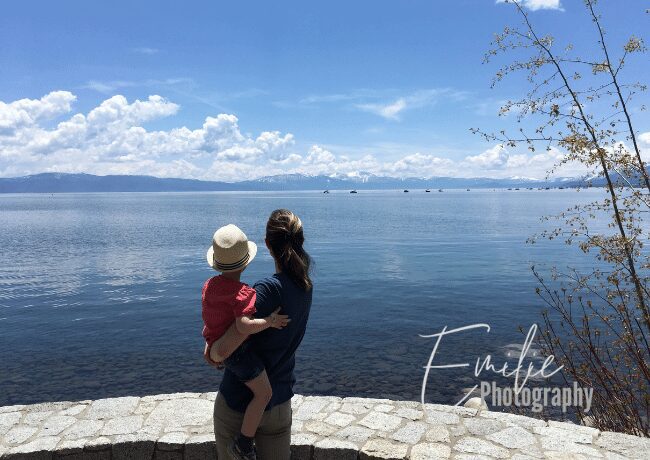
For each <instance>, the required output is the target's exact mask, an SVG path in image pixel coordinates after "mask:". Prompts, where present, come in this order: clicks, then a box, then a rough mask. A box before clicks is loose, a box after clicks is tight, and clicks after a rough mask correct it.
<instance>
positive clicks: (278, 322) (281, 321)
mask: <svg viewBox="0 0 650 460" xmlns="http://www.w3.org/2000/svg"><path fill="white" fill-rule="evenodd" d="M281 308H282V307H278V308H276V309H275V311H274V312H273V313H271V314H270V315H269V316H267V317H266V318H265V319H266V321H268V323H269V327H273V328H275V329H282V328H283V327H285V326H286V325H287V324H289V321H291V320H290V319H289V316H287V315H281V314H280V313H278V312H279V311H280V309H281Z"/></svg>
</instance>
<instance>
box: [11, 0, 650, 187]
mask: <svg viewBox="0 0 650 460" xmlns="http://www.w3.org/2000/svg"><path fill="white" fill-rule="evenodd" d="M641 3H643V2H635V1H625V2H615V1H612V0H609V1H606V0H603V1H601V2H600V4H599V9H600V11H601V12H602V13H603V16H604V19H605V25H606V27H607V31H608V36H607V38H608V40H609V41H610V44H611V45H612V48H613V49H615V50H616V51H617V52H618V50H619V49H620V48H621V46H622V44H623V43H624V42H625V41H626V40H627V38H628V37H629V35H636V36H639V37H644V32H645V30H650V27H649V25H650V14H647V13H646V12H645V9H646V7H644V6H643V5H641ZM526 4H527V6H528V11H529V13H530V16H531V19H532V20H533V21H534V23H535V24H536V26H537V27H538V29H539V30H540V31H543V32H544V33H546V32H548V33H552V34H554V35H555V36H556V37H557V41H558V43H559V44H564V43H567V42H568V41H571V42H572V43H574V44H575V45H576V48H577V49H581V48H583V49H588V48H587V47H588V46H589V44H591V43H593V42H594V39H595V36H594V33H593V30H592V29H590V27H589V26H590V23H589V20H588V18H587V16H586V15H585V10H584V7H583V2H582V0H561V1H558V0H527V2H526ZM622 5H623V6H622ZM517 23H518V19H517V17H516V15H515V14H514V11H513V8H512V7H511V6H509V5H504V4H499V3H497V2H495V1H494V0H454V1H451V2H450V1H447V2H442V1H433V0H429V1H419V0H409V1H397V0H395V1H360V2H350V1H346V2H343V1H338V0H330V1H328V2H305V1H302V2H301V1H274V2H268V1H263V2H262V1H238V2H209V1H202V2H198V1H184V2H177V1H176V2H171V1H156V2H151V1H141V2H125V1H112V2H89V1H83V2H82V1H64V2H51V1H41V2H35V1H30V0H24V1H21V2H6V3H5V4H3V7H2V14H1V15H0V81H2V84H1V85H0V101H2V103H0V176H16V175H24V174H30V173H37V172H43V171H65V172H90V173H96V174H107V173H126V174H130V173H137V174H151V175H157V176H173V177H196V178H201V179H213V180H239V179H248V178H252V177H259V176H262V175H266V174H276V173H281V172H304V173H311V174H347V175H349V174H356V173H358V172H359V171H369V172H373V173H376V174H383V175H392V176H402V177H403V176H421V177H425V176H433V175H450V176H465V177H469V176H490V177H509V176H525V177H543V175H544V172H545V170H546V169H547V168H548V167H550V166H551V165H552V164H553V162H555V161H557V160H558V158H560V157H561V154H562V152H561V151H553V152H551V153H549V154H547V155H546V156H545V157H542V156H540V155H541V154H538V155H537V156H535V155H533V154H530V153H527V152H526V150H525V149H523V148H521V149H504V148H502V147H500V146H498V145H496V144H495V143H488V142H486V141H484V140H482V139H481V138H480V137H478V136H475V135H472V134H471V133H470V132H469V128H473V127H474V128H482V129H484V130H487V131H499V130H501V129H513V128H514V130H516V129H517V124H516V121H515V119H514V117H512V116H510V117H505V118H504V117H501V118H500V117H498V116H497V112H498V109H499V106H500V104H501V103H502V102H503V101H505V100H507V99H508V98H516V97H519V96H521V95H522V94H523V93H524V92H525V90H526V89H527V86H526V83H525V81H523V79H522V78H521V77H517V78H512V79H508V80H506V81H504V82H503V83H501V84H500V85H498V86H497V87H496V88H495V89H490V83H491V79H492V76H493V74H494V72H496V70H497V68H498V66H497V65H496V64H488V65H485V64H482V60H483V55H484V53H485V51H486V50H487V49H488V48H489V43H490V41H491V39H492V37H493V34H494V33H495V32H498V31H500V30H502V29H503V27H504V26H505V25H516V24H517ZM623 25H624V26H623ZM646 38H647V37H646ZM501 62H504V61H501ZM625 72H626V76H630V75H631V76H633V78H634V76H635V75H636V76H637V77H638V76H644V75H648V74H650V65H649V61H648V55H647V54H646V55H640V56H637V57H636V59H635V60H634V61H629V63H628V66H627V67H626V69H625ZM646 83H647V81H646ZM48 95H49V96H48ZM647 100H648V95H647V93H646V94H642V95H641V96H639V97H638V98H637V100H636V102H635V103H634V107H633V109H634V110H636V111H637V112H638V110H639V107H640V105H641V104H643V103H646V104H647ZM647 105H650V104H647ZM636 120H637V129H638V130H639V131H640V132H641V133H647V132H650V117H649V116H648V114H647V112H638V113H637V114H636ZM644 136H645V137H642V139H644V140H645V139H646V138H647V143H645V144H644V146H646V144H647V148H650V134H647V135H644ZM644 142H645V141H644ZM576 171H578V170H577V169H576V170H575V171H574V170H571V169H569V170H567V171H565V173H566V174H567V175H570V174H571V173H573V172H576Z"/></svg>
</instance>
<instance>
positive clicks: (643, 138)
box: [639, 131, 650, 147]
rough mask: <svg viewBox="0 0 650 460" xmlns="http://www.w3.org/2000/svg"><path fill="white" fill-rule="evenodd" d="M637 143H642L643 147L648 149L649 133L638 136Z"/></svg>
mask: <svg viewBox="0 0 650 460" xmlns="http://www.w3.org/2000/svg"><path fill="white" fill-rule="evenodd" d="M639 141H640V142H641V143H643V144H644V146H645V147H650V131H648V132H647V133H641V134H639Z"/></svg>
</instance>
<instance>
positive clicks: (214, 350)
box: [209, 323, 248, 363]
mask: <svg viewBox="0 0 650 460" xmlns="http://www.w3.org/2000/svg"><path fill="white" fill-rule="evenodd" d="M247 337H248V334H241V333H240V332H239V331H238V330H237V326H236V325H235V324H234V323H233V324H231V325H230V327H229V328H228V329H227V330H226V332H225V333H224V334H223V335H222V336H221V337H219V339H217V340H216V341H215V342H214V343H213V344H212V347H211V348H210V355H209V356H210V359H211V360H212V361H213V362H216V363H221V362H223V360H224V359H226V358H227V357H228V356H230V355H231V354H232V353H233V352H234V351H235V350H236V349H237V348H238V347H239V346H240V345H241V344H242V343H243V342H244V340H246V338H247Z"/></svg>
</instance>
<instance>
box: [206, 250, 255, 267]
mask: <svg viewBox="0 0 650 460" xmlns="http://www.w3.org/2000/svg"><path fill="white" fill-rule="evenodd" d="M249 257H250V254H249V253H246V255H245V256H244V257H242V258H241V259H240V260H239V261H237V262H234V263H232V264H222V263H221V262H218V261H217V259H216V258H213V261H214V268H216V269H218V270H220V271H229V270H237V269H238V268H240V267H243V266H244V265H246V262H248V258H249Z"/></svg>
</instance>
